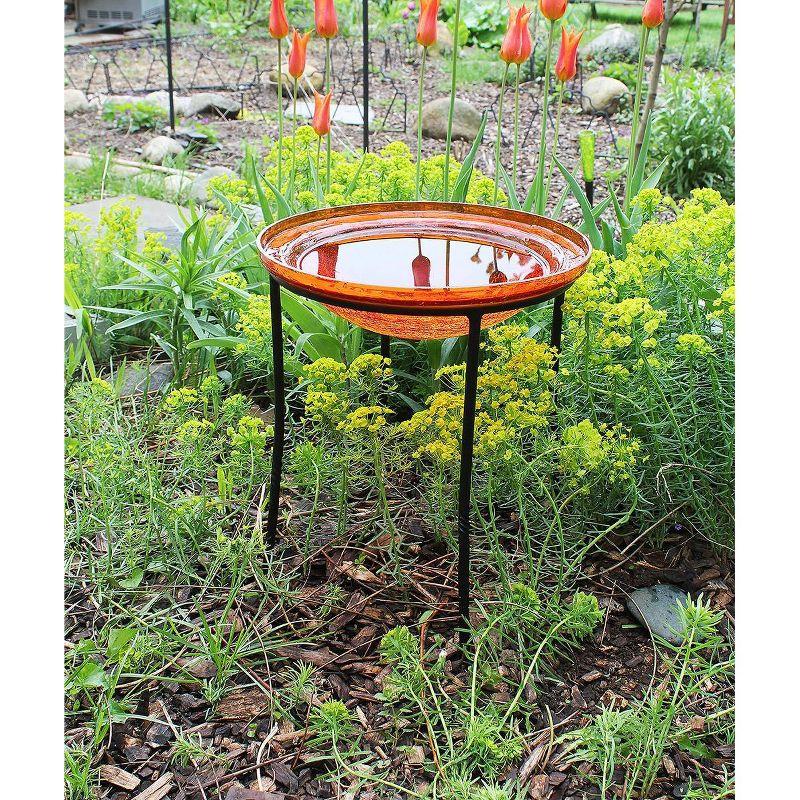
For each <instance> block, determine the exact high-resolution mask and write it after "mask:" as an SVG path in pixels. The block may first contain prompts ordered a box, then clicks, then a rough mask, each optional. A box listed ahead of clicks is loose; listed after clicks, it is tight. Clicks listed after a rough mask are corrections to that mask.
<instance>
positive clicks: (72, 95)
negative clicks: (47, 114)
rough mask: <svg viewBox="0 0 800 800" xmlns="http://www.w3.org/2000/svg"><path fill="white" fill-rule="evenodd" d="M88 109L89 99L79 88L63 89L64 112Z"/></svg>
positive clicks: (76, 112) (89, 107)
mask: <svg viewBox="0 0 800 800" xmlns="http://www.w3.org/2000/svg"><path fill="white" fill-rule="evenodd" d="M89 109H91V105H90V104H89V99H88V98H87V97H86V95H85V94H84V93H83V92H82V91H81V90H80V89H64V113H65V114H78V113H81V112H83V111H89Z"/></svg>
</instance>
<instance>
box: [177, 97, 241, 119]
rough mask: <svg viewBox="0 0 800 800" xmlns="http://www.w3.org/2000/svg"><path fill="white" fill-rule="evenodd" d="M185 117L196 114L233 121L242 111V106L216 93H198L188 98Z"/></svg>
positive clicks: (236, 101)
mask: <svg viewBox="0 0 800 800" xmlns="http://www.w3.org/2000/svg"><path fill="white" fill-rule="evenodd" d="M188 100H189V102H188V104H187V107H186V116H187V117H196V116H197V115H198V114H217V115H218V116H220V117H223V118H224V119H235V118H236V117H238V116H239V112H240V111H241V110H242V104H241V103H240V102H239V101H238V100H237V99H236V98H235V97H229V96H228V95H226V94H219V93H218V92H200V93H198V94H193V95H191V96H190V97H189V98H188Z"/></svg>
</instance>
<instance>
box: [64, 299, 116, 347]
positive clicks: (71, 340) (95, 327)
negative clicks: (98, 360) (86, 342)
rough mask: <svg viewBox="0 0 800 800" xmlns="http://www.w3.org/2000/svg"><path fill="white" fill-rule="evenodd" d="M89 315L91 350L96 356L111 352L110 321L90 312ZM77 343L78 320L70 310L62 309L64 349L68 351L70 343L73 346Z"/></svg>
mask: <svg viewBox="0 0 800 800" xmlns="http://www.w3.org/2000/svg"><path fill="white" fill-rule="evenodd" d="M89 317H90V318H91V321H92V338H91V347H92V350H93V351H94V354H95V355H96V356H99V357H105V356H106V355H108V354H109V353H110V352H111V339H110V337H109V335H108V329H109V328H110V327H111V325H112V322H111V320H109V319H106V318H105V317H100V316H98V315H97V314H90V315H89ZM77 344H78V322H77V320H76V319H75V315H74V314H73V313H72V311H71V310H70V309H67V310H65V311H64V351H65V352H66V351H68V350H69V348H70V345H72V346H73V347H74V346H76V345H77Z"/></svg>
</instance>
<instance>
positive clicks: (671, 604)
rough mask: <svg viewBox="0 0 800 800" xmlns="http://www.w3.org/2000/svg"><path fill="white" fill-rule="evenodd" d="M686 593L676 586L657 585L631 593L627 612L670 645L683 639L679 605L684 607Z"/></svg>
mask: <svg viewBox="0 0 800 800" xmlns="http://www.w3.org/2000/svg"><path fill="white" fill-rule="evenodd" d="M686 600H687V593H686V592H684V591H682V590H681V589H679V588H678V587H677V586H671V585H670V584H668V583H658V584H656V585H655V586H648V587H647V588H644V589H637V590H636V591H635V592H631V595H630V597H629V598H628V601H627V605H628V610H629V611H630V612H631V614H633V616H634V617H636V619H637V620H639V622H641V624H642V625H644V626H645V628H647V629H648V630H649V631H650V632H651V633H652V634H653V635H654V636H660V637H661V638H662V639H666V640H667V641H668V642H671V643H672V644H680V643H681V642H682V641H683V639H684V626H683V620H682V619H681V615H680V609H679V607H678V606H679V605H683V606H685V605H686Z"/></svg>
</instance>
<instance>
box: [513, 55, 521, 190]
mask: <svg viewBox="0 0 800 800" xmlns="http://www.w3.org/2000/svg"><path fill="white" fill-rule="evenodd" d="M519 70H520V65H519V64H517V82H516V85H515V86H514V161H513V164H512V170H511V183H512V184H513V186H514V191H515V192H516V191H517V155H518V152H519Z"/></svg>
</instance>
